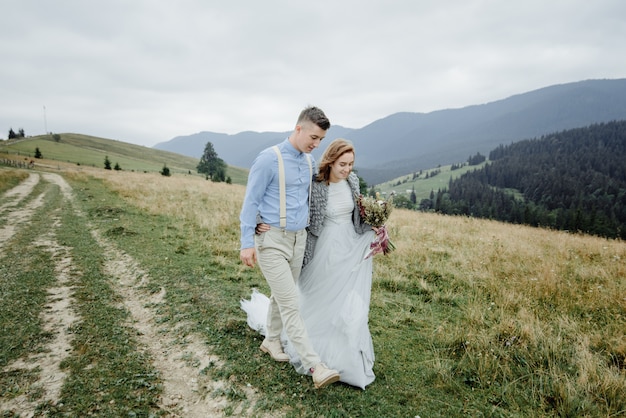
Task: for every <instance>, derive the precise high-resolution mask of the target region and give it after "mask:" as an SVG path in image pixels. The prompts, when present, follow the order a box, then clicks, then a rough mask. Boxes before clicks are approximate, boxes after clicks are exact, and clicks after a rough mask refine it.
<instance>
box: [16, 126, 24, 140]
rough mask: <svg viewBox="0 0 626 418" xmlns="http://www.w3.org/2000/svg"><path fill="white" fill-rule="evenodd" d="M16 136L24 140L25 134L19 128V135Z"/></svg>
mask: <svg viewBox="0 0 626 418" xmlns="http://www.w3.org/2000/svg"><path fill="white" fill-rule="evenodd" d="M17 136H19V137H20V138H25V137H26V134H25V133H24V129H22V128H20V131H19V133H18V134H17Z"/></svg>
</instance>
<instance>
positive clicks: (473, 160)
mask: <svg viewBox="0 0 626 418" xmlns="http://www.w3.org/2000/svg"><path fill="white" fill-rule="evenodd" d="M485 159H486V157H485V156H484V155H482V154H481V153H480V152H477V153H476V155H474V156H471V157H469V158H468V159H467V163H468V164H469V165H478V164H480V163H482V162H483V161H485Z"/></svg>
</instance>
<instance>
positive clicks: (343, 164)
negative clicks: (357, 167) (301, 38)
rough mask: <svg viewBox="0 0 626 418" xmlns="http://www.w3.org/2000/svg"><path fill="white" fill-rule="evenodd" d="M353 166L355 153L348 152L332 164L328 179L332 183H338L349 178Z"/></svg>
mask: <svg viewBox="0 0 626 418" xmlns="http://www.w3.org/2000/svg"><path fill="white" fill-rule="evenodd" d="M352 166H354V153H353V152H346V153H345V154H343V155H342V156H341V157H339V158H338V159H337V161H335V162H334V163H332V164H331V165H330V175H329V176H328V180H329V181H330V182H331V183H337V182H338V181H341V180H345V179H347V178H348V176H349V175H350V172H351V171H352Z"/></svg>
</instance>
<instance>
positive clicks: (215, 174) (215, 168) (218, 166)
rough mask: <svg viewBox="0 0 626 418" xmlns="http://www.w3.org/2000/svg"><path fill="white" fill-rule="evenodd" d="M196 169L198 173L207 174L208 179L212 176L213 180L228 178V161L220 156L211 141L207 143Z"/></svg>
mask: <svg viewBox="0 0 626 418" xmlns="http://www.w3.org/2000/svg"><path fill="white" fill-rule="evenodd" d="M196 169H197V170H198V173H202V174H205V175H206V177H207V179H209V178H210V179H211V180H213V181H225V180H226V163H225V162H224V160H222V159H221V158H219V157H218V155H217V152H215V149H213V144H212V143H211V142H207V143H206V145H205V147H204V153H203V154H202V158H200V163H198V166H197V167H196Z"/></svg>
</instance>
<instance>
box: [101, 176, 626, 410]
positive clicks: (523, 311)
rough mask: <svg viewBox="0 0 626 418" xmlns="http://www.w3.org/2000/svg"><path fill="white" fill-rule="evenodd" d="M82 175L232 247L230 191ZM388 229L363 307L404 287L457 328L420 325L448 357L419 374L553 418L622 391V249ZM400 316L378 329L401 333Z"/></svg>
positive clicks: (478, 225)
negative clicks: (465, 377) (530, 400)
mask: <svg viewBox="0 0 626 418" xmlns="http://www.w3.org/2000/svg"><path fill="white" fill-rule="evenodd" d="M93 175H95V176H98V177H102V178H103V179H104V180H105V181H106V183H107V184H108V185H109V187H111V188H112V189H114V190H116V191H117V192H118V193H119V195H120V196H121V197H122V198H123V199H124V200H125V201H127V202H129V203H131V204H133V205H135V206H137V207H139V208H142V209H145V210H146V211H147V212H149V213H153V214H167V215H170V216H173V217H174V218H177V219H180V220H181V221H183V222H190V223H192V224H193V225H195V226H196V227H197V231H198V234H205V235H207V237H208V238H207V240H208V241H210V242H209V243H208V244H207V245H217V244H219V245H220V246H224V247H228V248H230V249H231V250H232V249H236V248H238V246H239V221H238V217H239V211H240V207H241V202H242V200H243V195H244V191H245V188H244V187H242V186H236V185H227V184H223V183H212V182H210V181H206V180H203V179H200V178H197V177H192V176H173V177H167V178H166V177H162V176H160V175H158V174H140V173H126V172H104V171H103V170H99V171H98V170H96V171H94V173H93ZM388 227H389V231H390V235H391V236H392V239H393V241H394V243H395V244H396V247H397V249H396V251H395V252H394V253H392V254H391V255H390V256H387V257H383V256H377V258H376V262H375V273H374V276H375V279H374V290H373V296H372V307H373V308H374V309H375V308H377V307H378V308H381V307H384V306H385V305H386V304H388V303H390V302H393V303H395V304H406V305H407V306H408V305H411V304H414V303H415V300H414V299H411V295H410V293H411V292H407V293H406V294H405V293H403V290H405V289H410V290H411V291H412V292H414V293H416V294H417V293H420V294H423V295H427V297H428V300H429V301H432V302H435V303H436V302H441V303H442V304H447V305H450V306H454V309H455V310H456V312H458V316H457V317H458V318H461V319H458V320H454V321H453V320H451V321H445V320H444V321H439V322H438V321H433V322H432V324H429V325H432V329H430V331H428V332H430V333H431V340H432V341H433V344H437V345H439V346H440V347H441V346H444V347H449V348H450V350H449V352H447V353H441V354H439V355H436V356H435V359H434V360H433V362H432V364H430V367H432V368H433V370H435V373H436V374H438V375H439V376H440V379H441V381H442V382H445V381H446V380H450V379H452V378H453V375H454V374H455V373H457V375H458V373H459V369H461V370H465V373H467V374H471V375H472V376H473V377H472V379H474V380H475V384H476V385H478V386H480V387H483V388H484V387H488V386H489V385H490V384H492V383H493V382H496V381H497V382H499V384H501V385H502V391H503V393H509V392H514V391H515V390H516V389H519V388H520V385H522V386H524V389H525V390H528V391H529V393H530V394H532V396H536V397H538V398H542V397H547V398H549V399H548V400H543V403H548V404H550V403H555V404H562V405H564V406H562V407H561V408H558V409H559V410H561V411H567V410H576V407H575V404H576V402H580V401H579V400H577V399H580V398H581V397H584V396H587V399H595V398H597V399H604V400H605V401H603V402H609V403H610V401H606V399H609V400H610V399H613V401H614V402H617V401H615V399H620V398H622V395H623V394H624V393H626V370H625V364H626V336H625V335H626V334H625V333H626V280H625V279H626V267H625V266H626V263H625V260H626V243H624V242H622V241H615V240H607V239H602V238H598V237H592V236H585V235H578V234H570V233H565V232H559V231H551V230H545V229H538V228H531V227H526V226H520V225H509V224H503V223H500V222H494V221H489V220H481V219H473V218H467V217H452V216H442V215H438V214H431V213H419V212H412V211H406V210H401V209H396V210H395V211H394V212H393V214H392V216H391V219H390V221H389V224H388ZM398 312H400V311H398ZM411 315H413V314H412V313H409V312H408V311H407V312H404V313H402V312H401V313H397V312H396V313H395V314H394V316H392V317H386V318H384V321H386V323H387V324H390V325H394V324H395V325H398V324H403V323H405V322H406V321H409V322H410V321H411V320H415V319H414V318H413V317H411ZM413 316H414V315H413ZM376 321H377V318H372V322H376ZM424 321H428V318H426V319H424ZM383 344H384V342H383ZM454 347H458V350H455V349H453V348H454ZM383 351H384V347H383ZM433 351H436V350H433ZM448 356H452V357H453V358H456V359H457V362H456V363H455V364H453V363H451V362H450V360H449V357H448ZM545 393H549V394H550V395H545ZM502 396H505V395H502ZM511 396H513V395H511ZM553 399H555V400H553ZM620 405H621V404H620ZM613 407H615V406H613ZM617 408H621V406H619V405H618V406H617ZM607 410H614V409H612V407H608V408H607Z"/></svg>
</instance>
